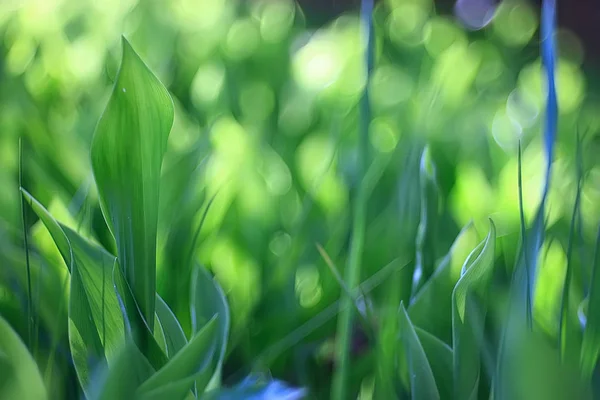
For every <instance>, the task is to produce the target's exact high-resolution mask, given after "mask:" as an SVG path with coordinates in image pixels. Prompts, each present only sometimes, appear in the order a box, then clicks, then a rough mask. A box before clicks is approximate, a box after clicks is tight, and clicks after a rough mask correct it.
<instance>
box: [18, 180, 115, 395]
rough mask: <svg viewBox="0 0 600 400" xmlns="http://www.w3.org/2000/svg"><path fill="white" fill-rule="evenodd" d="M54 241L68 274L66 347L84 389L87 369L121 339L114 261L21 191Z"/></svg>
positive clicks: (111, 352) (87, 374)
mask: <svg viewBox="0 0 600 400" xmlns="http://www.w3.org/2000/svg"><path fill="white" fill-rule="evenodd" d="M21 192H22V193H23V197H24V198H25V200H26V201H27V203H28V204H29V205H30V206H31V207H32V208H33V210H34V211H35V213H36V214H37V215H38V216H39V218H40V220H41V221H42V222H43V223H44V225H45V226H46V228H47V229H48V231H49V232H50V234H51V235H52V238H53V239H54V240H55V243H56V246H57V247H58V249H59V251H60V253H61V255H62V256H63V258H64V260H65V263H66V264H67V266H68V267H69V270H70V272H71V292H70V296H69V343H70V346H71V352H72V354H73V362H74V364H75V368H76V370H77V376H78V377H79V380H80V382H81V385H82V387H83V388H84V390H85V388H87V386H88V383H89V379H90V376H89V373H90V369H91V368H93V367H94V365H95V364H96V363H99V362H102V360H103V359H104V358H105V357H108V358H109V359H110V358H111V356H113V355H114V353H115V351H116V350H117V349H118V348H119V346H120V344H121V342H122V340H123V338H124V331H123V316H122V315H121V313H120V311H119V310H120V307H119V303H118V299H117V296H116V294H115V291H114V287H113V285H112V279H111V276H112V271H113V268H114V266H115V265H116V258H115V257H114V256H113V255H111V254H109V253H108V252H106V251H105V250H104V249H102V248H101V247H99V246H97V245H95V244H93V243H91V242H89V241H87V240H86V239H84V238H83V237H81V236H80V235H79V234H78V233H77V232H74V231H72V230H71V229H69V228H67V227H65V226H62V225H61V224H60V223H59V222H57V221H56V220H55V219H54V218H53V217H52V216H51V215H50V214H49V213H48V211H47V210H46V209H45V208H44V206H42V205H41V204H40V203H39V202H38V201H37V200H36V199H35V198H33V196H31V195H30V194H29V193H28V192H27V191H25V190H21Z"/></svg>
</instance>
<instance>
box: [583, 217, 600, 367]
mask: <svg viewBox="0 0 600 400" xmlns="http://www.w3.org/2000/svg"><path fill="white" fill-rule="evenodd" d="M587 309H588V312H587V320H586V323H585V330H584V331H583V344H582V346H581V370H582V374H583V376H584V377H586V378H591V376H592V373H593V372H594V369H595V368H596V364H597V363H598V355H599V354H600V228H599V229H598V235H597V239H596V250H595V252H594V264H593V266H592V279H591V282H590V292H589V299H588V304H587Z"/></svg>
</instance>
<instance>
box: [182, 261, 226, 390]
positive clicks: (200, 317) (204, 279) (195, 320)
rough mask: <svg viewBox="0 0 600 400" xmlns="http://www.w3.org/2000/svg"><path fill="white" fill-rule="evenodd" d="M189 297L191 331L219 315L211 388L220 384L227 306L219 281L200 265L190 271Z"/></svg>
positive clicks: (209, 388)
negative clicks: (190, 285)
mask: <svg viewBox="0 0 600 400" xmlns="http://www.w3.org/2000/svg"><path fill="white" fill-rule="evenodd" d="M191 297H192V299H191V316H192V330H193V332H198V331H199V330H200V329H204V328H203V327H204V326H205V325H206V324H207V323H208V321H210V320H211V319H213V318H214V317H215V315H218V316H219V318H218V321H217V322H218V324H219V325H218V328H217V344H216V345H217V350H216V352H217V353H216V354H217V358H216V359H215V360H216V365H215V372H214V376H213V377H212V378H211V381H210V383H209V385H208V390H212V389H214V388H216V387H218V386H219V385H220V384H221V368H222V365H223V362H224V359H225V352H226V350H227V341H228V339H229V324H230V317H229V306H228V305H227V298H226V297H225V293H223V290H222V289H221V286H220V285H219V283H218V282H217V281H216V280H215V279H214V278H213V277H212V276H210V273H209V272H208V271H207V270H206V269H204V268H202V267H196V268H195V269H194V271H193V273H192V288H191Z"/></svg>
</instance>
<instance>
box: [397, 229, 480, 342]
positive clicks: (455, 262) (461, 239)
mask: <svg viewBox="0 0 600 400" xmlns="http://www.w3.org/2000/svg"><path fill="white" fill-rule="evenodd" d="M476 245H477V232H476V230H475V226H474V225H473V224H472V223H469V224H468V225H466V226H465V227H464V228H463V229H462V230H461V231H460V233H459V234H458V236H457V237H456V239H455V240H454V243H453V244H452V247H450V250H449V251H448V254H446V255H445V256H444V258H442V260H441V261H440V263H439V265H438V267H437V269H436V270H435V272H434V274H433V275H432V276H431V278H430V279H429V280H428V281H427V282H426V283H425V285H424V286H423V288H422V289H421V290H420V291H419V292H418V293H417V294H416V296H415V297H414V298H413V300H412V303H411V304H410V305H409V306H408V315H409V316H410V319H411V321H412V322H413V324H414V325H415V326H418V327H419V328H422V329H424V330H426V331H427V332H429V333H431V334H432V335H434V336H436V337H438V338H440V339H441V340H442V341H444V342H446V343H451V342H452V291H453V290H454V286H455V285H456V282H457V281H458V279H459V277H460V268H461V267H462V265H463V264H464V262H465V260H466V258H467V257H468V256H469V254H472V251H473V248H474V247H475V246H476Z"/></svg>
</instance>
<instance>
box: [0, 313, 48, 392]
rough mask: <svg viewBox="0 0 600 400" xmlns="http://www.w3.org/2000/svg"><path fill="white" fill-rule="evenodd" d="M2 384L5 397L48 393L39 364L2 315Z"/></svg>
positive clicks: (0, 338)
mask: <svg viewBox="0 0 600 400" xmlns="http://www.w3.org/2000/svg"><path fill="white" fill-rule="evenodd" d="M0 358H1V360H0V376H2V377H6V380H5V381H3V382H2V385H1V386H0V398H3V399H40V400H42V399H46V398H47V397H48V394H47V393H46V388H45V387H44V381H43V380H42V376H41V375H40V372H39V370H38V368H37V365H36V363H35V361H34V360H33V358H32V357H31V354H29V351H28V350H27V347H26V346H25V344H24V343H23V341H21V338H20V337H19V335H17V333H16V332H15V331H14V330H13V329H12V328H11V327H10V325H9V324H8V322H6V320H4V318H2V316H0Z"/></svg>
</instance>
